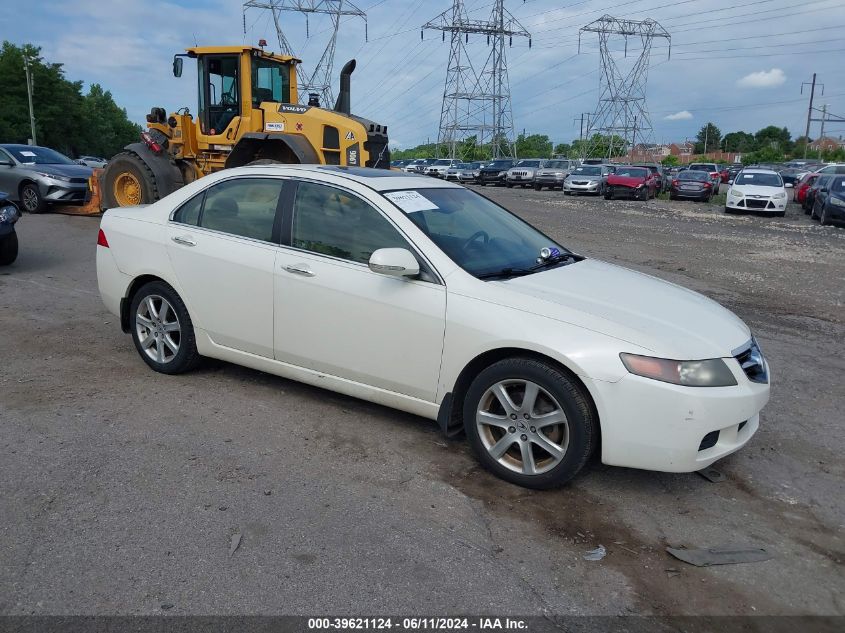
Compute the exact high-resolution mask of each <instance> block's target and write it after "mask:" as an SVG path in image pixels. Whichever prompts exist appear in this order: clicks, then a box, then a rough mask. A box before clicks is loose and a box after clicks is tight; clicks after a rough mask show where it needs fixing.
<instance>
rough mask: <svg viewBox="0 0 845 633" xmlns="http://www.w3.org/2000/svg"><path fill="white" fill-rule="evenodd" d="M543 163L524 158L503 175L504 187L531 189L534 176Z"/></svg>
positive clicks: (535, 159) (537, 159)
mask: <svg viewBox="0 0 845 633" xmlns="http://www.w3.org/2000/svg"><path fill="white" fill-rule="evenodd" d="M544 163H545V161H543V160H541V159H539V158H526V159H523V160H520V161H517V163H516V165H514V166H513V167H511V168H510V169H508V173H507V174H506V175H505V185H507V186H508V187H516V186H519V187H533V186H534V174H535V173H536V172H537V170H538V169H540V168H541V167H542V166H543V164H544Z"/></svg>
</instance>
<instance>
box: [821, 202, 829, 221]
mask: <svg viewBox="0 0 845 633" xmlns="http://www.w3.org/2000/svg"><path fill="white" fill-rule="evenodd" d="M819 223H820V224H821V225H822V226H827V225H828V224H830V218H828V217H827V205H824V206H823V207H822V212H821V213H820V214H819Z"/></svg>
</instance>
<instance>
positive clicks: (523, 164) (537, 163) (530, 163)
mask: <svg viewBox="0 0 845 633" xmlns="http://www.w3.org/2000/svg"><path fill="white" fill-rule="evenodd" d="M516 166H517V167H539V166H540V161H539V160H521V161H519V162H518V163H517V164H516Z"/></svg>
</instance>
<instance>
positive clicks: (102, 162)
mask: <svg viewBox="0 0 845 633" xmlns="http://www.w3.org/2000/svg"><path fill="white" fill-rule="evenodd" d="M76 162H78V163H79V164H80V165H85V166H86V167H95V168H97V169H102V168H103V167H105V166H106V163H108V162H109V161H108V160H107V159H105V158H100V157H99V156H80V157H79V158H77V159H76Z"/></svg>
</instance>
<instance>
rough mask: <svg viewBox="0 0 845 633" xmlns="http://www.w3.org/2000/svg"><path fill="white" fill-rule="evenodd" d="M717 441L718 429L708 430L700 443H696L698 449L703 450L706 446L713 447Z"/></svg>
mask: <svg viewBox="0 0 845 633" xmlns="http://www.w3.org/2000/svg"><path fill="white" fill-rule="evenodd" d="M718 441H719V431H710V433H708V434H707V435H705V436H704V437H703V438H702V439H701V444H699V445H698V450H699V451H703V450H706V449H708V448H713V447H714V446H716V442H718Z"/></svg>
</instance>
